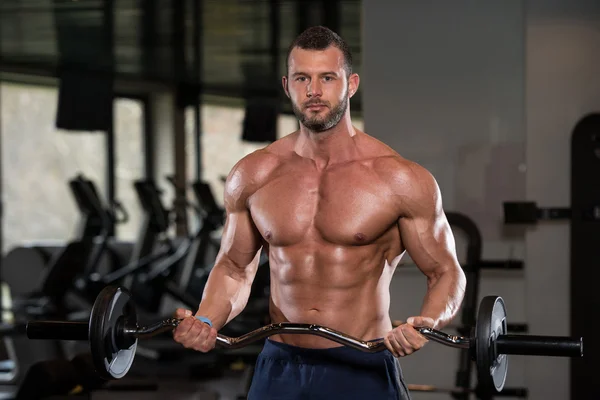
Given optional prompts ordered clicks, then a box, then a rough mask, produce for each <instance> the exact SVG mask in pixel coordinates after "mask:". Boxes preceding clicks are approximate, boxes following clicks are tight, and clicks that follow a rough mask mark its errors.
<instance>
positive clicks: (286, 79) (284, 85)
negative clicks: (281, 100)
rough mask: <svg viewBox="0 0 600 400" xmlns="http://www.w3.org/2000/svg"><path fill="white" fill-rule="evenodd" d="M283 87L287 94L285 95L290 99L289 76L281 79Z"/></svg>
mask: <svg viewBox="0 0 600 400" xmlns="http://www.w3.org/2000/svg"><path fill="white" fill-rule="evenodd" d="M281 86H283V91H284V92H285V95H286V96H287V97H288V98H289V97H290V91H289V89H288V78H287V76H283V77H281Z"/></svg>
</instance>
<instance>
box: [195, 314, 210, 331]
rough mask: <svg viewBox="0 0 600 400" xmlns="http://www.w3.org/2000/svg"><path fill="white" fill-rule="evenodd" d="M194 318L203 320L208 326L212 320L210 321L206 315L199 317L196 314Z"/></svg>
mask: <svg viewBox="0 0 600 400" xmlns="http://www.w3.org/2000/svg"><path fill="white" fill-rule="evenodd" d="M196 318H198V319H199V320H200V321H202V322H204V323H205V324H207V325H208V326H210V327H211V328H212V322H211V321H210V319H208V318H206V317H200V316H198V315H196Z"/></svg>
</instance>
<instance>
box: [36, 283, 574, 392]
mask: <svg viewBox="0 0 600 400" xmlns="http://www.w3.org/2000/svg"><path fill="white" fill-rule="evenodd" d="M180 321H181V320H179V319H175V318H169V319H166V320H163V321H160V322H157V323H155V324H152V325H148V326H140V325H139V324H138V320H137V315H136V311H135V307H134V305H133V301H132V299H131V294H130V292H129V291H128V290H127V289H125V288H123V287H118V286H107V287H105V288H104V289H102V291H101V292H100V293H99V294H98V296H97V298H96V301H95V302H94V305H93V306H92V310H91V313H90V318H89V321H88V322H72V321H37V320H36V321H29V322H28V323H27V327H26V334H27V337H28V338H29V339H33V340H35V339H39V340H74V341H86V340H87V341H89V344H90V350H91V353H92V358H93V360H94V365H95V368H96V371H97V373H98V374H99V376H101V377H102V378H103V379H106V380H113V379H120V378H122V377H124V376H125V375H126V374H127V372H128V371H129V369H130V367H131V365H132V364H133V360H134V357H135V352H136V349H137V343H138V340H146V339H150V338H152V337H154V336H157V335H159V334H162V333H165V332H168V331H172V330H173V329H175V328H176V327H177V326H178V325H179V322H180ZM415 329H416V330H417V331H419V332H420V333H421V334H422V335H423V336H425V337H426V338H427V339H428V340H430V341H433V342H437V343H440V344H443V345H445V346H449V347H453V348H458V349H467V350H468V351H469V353H470V355H471V358H472V359H473V360H474V361H475V363H476V365H477V378H478V382H479V387H483V388H485V389H486V390H487V389H489V390H494V391H496V392H501V391H502V389H503V387H504V383H505V380H506V375H507V368H508V358H507V355H511V354H512V355H534V356H550V357H583V338H581V337H579V338H575V337H562V336H537V335H536V336H534V335H509V334H507V321H506V307H505V304H504V300H503V299H502V298H501V297H499V296H486V297H484V298H483V299H482V301H481V303H480V306H479V310H478V315H477V320H476V326H475V328H474V330H473V334H472V335H471V336H470V337H464V336H457V335H449V334H447V333H444V332H442V331H439V330H435V329H431V328H427V327H416V328H415ZM278 334H308V335H316V336H320V337H324V338H326V339H329V340H331V341H333V342H336V343H338V344H341V345H344V346H348V347H351V348H354V349H356V350H359V351H362V352H366V353H375V352H380V351H384V350H386V347H385V344H384V341H383V339H376V340H369V341H364V340H360V339H357V338H354V337H352V336H349V335H346V334H344V333H342V332H339V331H337V330H335V329H331V328H328V327H325V326H320V325H316V324H304V323H291V322H285V323H278V324H270V325H266V326H263V327H261V328H258V329H256V330H253V331H251V332H249V333H246V334H244V335H242V336H239V337H228V336H224V335H222V334H218V335H217V339H216V344H217V346H219V347H223V348H226V349H236V348H241V347H244V346H247V345H249V344H251V343H254V342H256V341H259V340H261V339H264V338H267V337H269V336H272V335H278Z"/></svg>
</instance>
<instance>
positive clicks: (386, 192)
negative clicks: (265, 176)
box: [249, 167, 400, 246]
mask: <svg viewBox="0 0 600 400" xmlns="http://www.w3.org/2000/svg"><path fill="white" fill-rule="evenodd" d="M249 204H250V211H251V215H252V218H253V220H254V222H255V224H256V226H257V228H258V229H259V231H260V233H261V235H262V236H263V238H264V239H265V240H266V241H267V242H269V243H270V244H271V245H273V246H290V245H293V244H297V243H300V242H302V241H306V240H312V241H319V240H324V241H326V242H328V243H336V244H340V245H362V244H369V243H372V242H374V241H375V240H376V239H377V238H379V237H380V236H381V235H382V234H383V233H385V232H386V231H387V230H389V229H390V226H391V225H394V224H395V223H396V221H397V219H398V217H399V213H400V209H399V207H398V204H399V199H398V198H397V196H396V195H394V194H393V191H392V188H390V186H389V183H388V182H384V181H382V180H381V178H379V177H378V176H377V174H375V173H374V172H373V171H371V170H369V169H368V168H356V167H355V168H337V169H335V170H333V171H322V172H316V171H312V170H304V169H298V170H294V171H290V172H287V173H283V174H281V175H279V176H277V177H275V178H274V179H272V180H270V181H269V182H267V183H266V184H265V185H264V186H263V187H261V188H260V189H259V190H257V191H256V192H255V194H254V195H252V197H251V199H250V202H249Z"/></svg>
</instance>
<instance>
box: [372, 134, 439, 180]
mask: <svg viewBox="0 0 600 400" xmlns="http://www.w3.org/2000/svg"><path fill="white" fill-rule="evenodd" d="M370 138H371V139H370V140H372V143H373V147H374V148H375V149H376V156H375V157H373V163H372V166H373V171H374V172H375V173H376V174H377V175H378V176H379V177H380V178H381V179H382V180H383V181H385V182H389V183H390V184H391V185H392V187H393V188H395V189H396V190H403V189H404V188H409V187H412V190H415V189H416V188H419V189H426V191H430V190H434V191H435V190H437V183H436V181H435V178H434V177H433V174H432V173H431V172H430V171H429V170H428V169H427V168H425V167H424V166H422V165H421V164H419V163H418V162H416V161H414V160H410V159H407V158H405V157H403V156H402V155H400V154H399V153H398V152H396V151H395V150H394V149H392V148H391V147H389V146H388V145H386V144H385V143H383V142H381V141H379V140H377V139H375V138H372V137H370Z"/></svg>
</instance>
